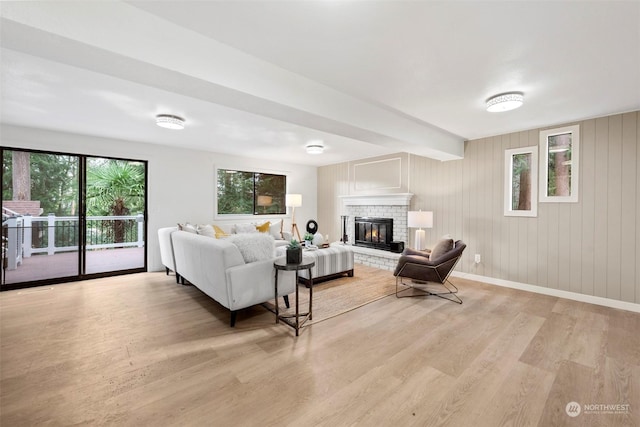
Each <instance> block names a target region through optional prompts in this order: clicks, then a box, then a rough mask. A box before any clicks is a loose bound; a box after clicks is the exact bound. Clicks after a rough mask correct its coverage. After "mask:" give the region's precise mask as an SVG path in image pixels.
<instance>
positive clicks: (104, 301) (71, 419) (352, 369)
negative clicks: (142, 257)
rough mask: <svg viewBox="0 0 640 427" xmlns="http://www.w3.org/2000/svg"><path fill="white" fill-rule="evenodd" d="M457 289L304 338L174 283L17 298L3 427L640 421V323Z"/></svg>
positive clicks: (4, 347)
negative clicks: (234, 314)
mask: <svg viewBox="0 0 640 427" xmlns="http://www.w3.org/2000/svg"><path fill="white" fill-rule="evenodd" d="M355 273H356V275H361V276H362V275H367V276H368V277H369V279H370V280H393V276H392V275H391V273H390V272H386V271H381V270H375V269H372V268H369V267H364V266H361V265H356V270H355ZM339 280H343V281H345V285H348V280H349V279H348V278H344V279H339ZM454 282H455V283H456V284H457V285H458V287H459V288H460V294H459V295H460V296H461V298H462V299H463V300H464V304H462V305H458V304H454V303H451V302H447V301H444V300H441V299H439V298H434V297H430V298H426V299H423V298H404V299H396V298H395V296H390V297H386V298H383V299H381V300H379V301H377V302H374V303H372V304H369V305H367V306H364V307H362V308H359V309H357V310H354V311H351V312H349V313H346V314H344V315H341V316H338V317H335V318H333V319H329V320H327V321H324V322H321V323H318V324H315V325H312V326H310V327H308V328H305V329H304V330H303V331H302V332H301V336H300V337H299V338H295V337H294V336H293V330H292V329H291V328H288V327H286V326H284V325H276V324H275V323H274V318H273V314H272V313H270V312H268V311H266V310H265V309H264V308H262V307H259V306H258V307H255V308H251V309H249V310H246V311H244V312H241V313H239V315H238V322H237V326H236V327H235V328H230V327H229V326H228V322H229V313H228V311H227V310H225V309H223V308H222V307H221V306H220V305H218V304H217V303H215V302H214V301H212V300H211V299H209V298H208V297H206V296H205V295H203V294H202V293H200V291H198V290H197V289H196V288H194V287H190V286H180V285H177V284H176V283H175V279H174V277H173V276H170V277H167V276H165V275H164V273H144V274H137V275H131V276H121V277H117V278H107V279H98V280H92V281H87V282H82V283H70V284H64V285H56V286H50V287H44V288H32V289H26V290H22V291H10V292H3V293H2V294H0V308H1V312H0V321H1V330H0V339H1V344H0V351H1V352H0V357H1V360H0V368H1V372H0V374H1V379H0V425H2V426H26V425H38V424H45V425H70V424H79V425H136V426H147V425H180V426H192V425H193V426H271V425H274V426H279V425H298V426H315V425H327V426H343V425H363V426H373V425H377V426H388V425H393V426H411V425H416V426H437V425H450V426H470V425H474V426H502V425H513V426H536V425H537V426H545V427H546V426H564V425H567V426H573V425H575V426H638V425H640V314H637V313H631V312H626V311H622V310H616V309H609V308H604V307H599V306H595V305H590V304H584V303H579V302H574V301H569V300H563V299H559V298H555V297H549V296H543V295H537V294H532V293H527V292H522V291H516V290H512V289H506V288H500V287H495V286H490V285H486V284H482V283H477V282H471V281H467V280H462V279H454ZM572 401H575V402H578V403H579V404H581V405H582V406H581V408H582V410H583V412H582V413H581V414H580V415H578V416H577V417H575V418H572V417H569V416H568V415H567V413H566V412H565V407H566V405H567V404H568V403H569V402H572ZM594 404H595V405H628V411H626V410H624V408H625V406H622V407H618V410H619V411H620V409H622V410H621V411H620V412H623V413H619V414H612V413H607V411H606V410H604V409H603V408H601V407H588V406H586V405H594ZM587 408H591V409H592V410H594V411H593V412H597V413H587V412H588V411H587Z"/></svg>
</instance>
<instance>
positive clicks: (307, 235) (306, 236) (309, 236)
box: [304, 232, 313, 248]
mask: <svg viewBox="0 0 640 427" xmlns="http://www.w3.org/2000/svg"><path fill="white" fill-rule="evenodd" d="M312 244H313V234H311V233H309V232H307V233H305V234H304V246H305V247H307V248H308V247H309V246H311V245H312Z"/></svg>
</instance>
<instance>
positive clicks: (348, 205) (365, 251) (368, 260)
mask: <svg viewBox="0 0 640 427" xmlns="http://www.w3.org/2000/svg"><path fill="white" fill-rule="evenodd" d="M411 197H413V194H411V193H399V194H378V195H370V196H341V199H342V205H343V210H342V212H343V215H347V216H348V220H347V236H348V239H349V240H348V244H351V245H353V243H354V242H355V218H356V217H374V218H392V219H393V237H392V240H393V241H396V242H397V241H400V242H405V247H406V246H407V243H408V239H407V236H408V231H407V212H408V211H409V203H410V202H411ZM352 248H353V251H354V260H355V261H356V262H358V263H360V264H364V265H370V266H373V267H377V268H382V269H385V270H393V269H394V268H395V266H396V263H397V261H398V258H399V257H400V254H397V253H393V252H389V251H384V250H378V249H372V248H366V247H360V246H352Z"/></svg>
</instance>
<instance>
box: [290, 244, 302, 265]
mask: <svg viewBox="0 0 640 427" xmlns="http://www.w3.org/2000/svg"><path fill="white" fill-rule="evenodd" d="M286 252H287V264H300V263H301V262H302V246H300V242H298V241H297V240H296V239H291V241H290V242H289V244H288V245H287V251H286Z"/></svg>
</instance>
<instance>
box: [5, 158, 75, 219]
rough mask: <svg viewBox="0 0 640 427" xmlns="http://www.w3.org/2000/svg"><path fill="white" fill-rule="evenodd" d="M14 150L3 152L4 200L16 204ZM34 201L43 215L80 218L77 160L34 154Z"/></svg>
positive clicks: (32, 186)
mask: <svg viewBox="0 0 640 427" xmlns="http://www.w3.org/2000/svg"><path fill="white" fill-rule="evenodd" d="M12 154H13V151H12V150H3V158H2V199H3V200H13V181H12V177H13V164H12ZM30 168H31V171H30V174H31V200H37V201H39V202H40V207H41V208H42V209H43V214H44V215H47V214H49V213H53V214H55V215H56V216H67V215H77V199H78V158H77V157H75V156H65V155H58V154H44V153H31V155H30Z"/></svg>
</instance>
